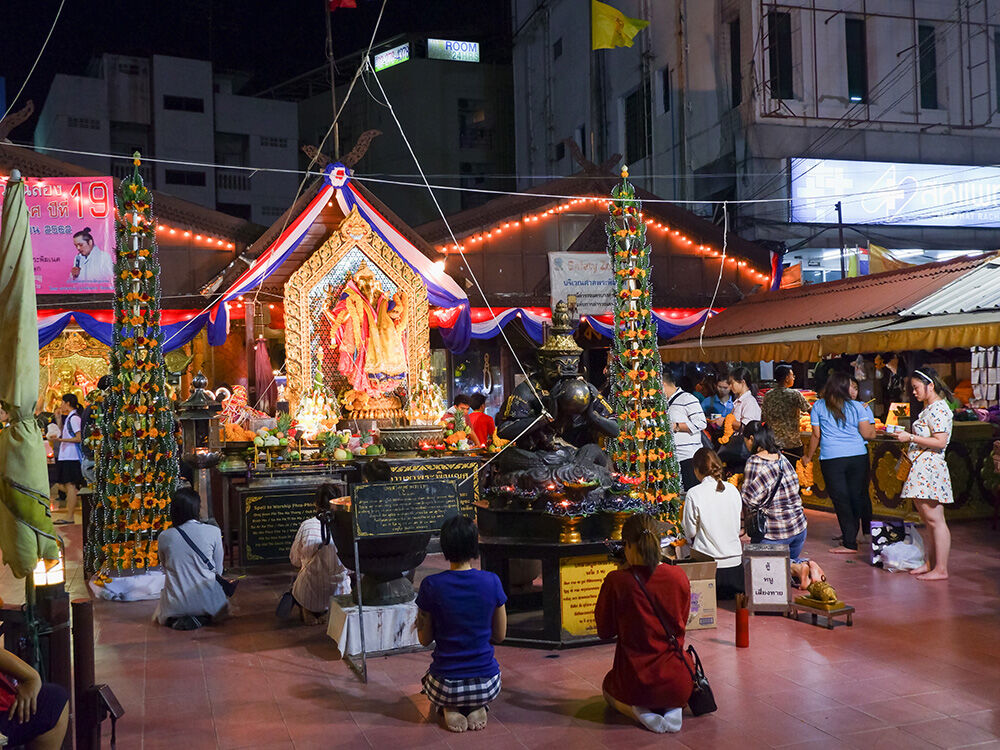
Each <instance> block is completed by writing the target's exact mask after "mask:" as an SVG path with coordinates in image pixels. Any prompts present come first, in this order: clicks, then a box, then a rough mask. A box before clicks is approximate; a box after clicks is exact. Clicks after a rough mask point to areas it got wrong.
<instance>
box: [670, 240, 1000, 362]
mask: <svg viewBox="0 0 1000 750" xmlns="http://www.w3.org/2000/svg"><path fill="white" fill-rule="evenodd" d="M993 258H995V256H994V255H984V256H977V257H969V256H963V257H961V258H956V259H955V260H949V261H943V262H938V263H926V264H923V265H919V266H913V267H912V268H904V269H901V270H898V271H888V272H886V273H878V274H871V275H866V276H858V277H855V278H848V279H840V280H838V281H828V282H826V283H823V284H806V285H805V286H800V287H794V288H791V289H779V290H776V291H767V292H761V293H759V294H754V295H751V296H749V297H746V298H745V299H743V300H742V301H740V302H738V303H737V304H734V305H732V306H730V307H728V308H726V309H725V310H723V311H722V312H720V313H719V314H718V315H715V316H714V317H712V318H711V319H710V320H709V321H708V323H707V324H706V326H705V332H704V340H705V342H706V343H708V342H709V341H710V340H714V339H719V338H722V337H728V336H739V335H745V334H754V333H762V332H764V331H777V330H783V329H791V328H801V327H803V326H815V325H822V324H832V323H838V322H847V321H856V320H865V319H869V318H881V317H885V316H888V315H896V314H898V313H900V312H902V311H903V310H905V309H907V308H908V307H910V306H911V305H914V304H916V303H917V302H920V301H921V300H923V299H926V298H927V297H929V296H930V295H931V294H933V293H934V292H937V291H938V290H939V289H941V288H943V287H944V286H946V285H947V284H949V283H951V282H953V281H956V280H957V279H959V278H961V277H962V276H964V275H965V274H967V273H969V272H970V271H972V270H973V269H976V268H979V267H980V266H982V265H983V264H985V263H987V262H988V261H990V260H992V259H993ZM699 335H700V331H699V330H698V329H697V328H693V329H690V330H688V331H685V332H684V333H681V334H680V335H678V336H675V337H674V338H672V339H670V343H671V344H674V343H677V342H683V341H691V340H694V339H697V338H698V337H699Z"/></svg>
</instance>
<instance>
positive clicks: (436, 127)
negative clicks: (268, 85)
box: [264, 32, 514, 225]
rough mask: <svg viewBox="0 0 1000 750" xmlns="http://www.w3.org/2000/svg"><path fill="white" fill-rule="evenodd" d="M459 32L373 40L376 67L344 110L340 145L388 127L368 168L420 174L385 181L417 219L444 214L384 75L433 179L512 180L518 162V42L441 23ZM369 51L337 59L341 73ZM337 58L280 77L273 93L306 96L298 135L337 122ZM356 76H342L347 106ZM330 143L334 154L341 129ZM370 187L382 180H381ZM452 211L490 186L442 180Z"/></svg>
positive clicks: (368, 171) (307, 138) (315, 139)
mask: <svg viewBox="0 0 1000 750" xmlns="http://www.w3.org/2000/svg"><path fill="white" fill-rule="evenodd" d="M440 36H459V37H460V38H457V39H439V38H435V37H427V36H416V35H405V36H399V37H395V38H392V39H389V40H387V41H385V42H382V43H380V44H378V45H376V46H375V48H374V49H373V50H372V63H373V66H374V67H375V69H376V73H375V75H377V77H378V82H376V81H375V79H374V78H373V76H372V75H371V74H370V73H368V74H365V76H364V79H363V80H359V81H358V83H357V84H356V85H355V87H354V91H353V92H352V93H351V96H350V98H349V99H348V101H347V104H346V106H345V107H344V110H343V112H342V114H341V118H340V123H339V124H340V128H339V131H340V132H339V134H340V146H341V149H342V151H345V152H346V151H348V150H350V149H351V148H352V147H353V146H354V143H355V141H356V140H357V138H358V137H359V136H360V135H361V134H362V133H364V132H365V131H366V130H372V129H374V130H379V131H381V133H382V134H381V135H380V136H379V137H378V138H377V139H375V141H373V143H372V144H371V148H370V149H369V150H368V152H367V153H366V154H365V156H364V158H363V159H362V160H361V161H360V162H359V163H358V164H357V167H356V171H357V173H358V174H359V175H369V176H371V177H375V178H378V179H390V180H398V181H405V182H411V183H417V187H405V186H400V185H393V184H378V185H377V189H378V191H379V194H380V195H381V196H382V197H383V199H384V200H385V202H386V203H387V204H388V205H390V206H392V207H393V211H395V212H396V213H397V214H398V215H399V216H400V217H401V218H402V219H404V220H405V221H406V222H407V223H409V224H411V225H416V224H420V223H423V222H427V221H433V220H435V219H438V218H440V214H439V213H438V210H437V208H436V207H435V206H434V203H433V201H432V200H431V198H430V195H429V194H428V192H427V188H426V187H424V186H423V184H422V183H421V180H420V177H419V174H418V172H417V168H416V165H415V164H414V161H413V157H412V156H411V155H410V152H409V149H408V148H407V146H406V143H405V142H404V141H403V138H402V136H401V135H400V133H399V128H398V127H397V126H396V123H395V121H394V120H393V117H392V114H391V113H390V112H389V109H388V108H387V107H386V105H385V103H384V102H383V101H382V92H381V90H380V89H379V88H378V84H379V83H381V85H382V87H383V88H384V89H385V95H386V97H387V98H388V100H389V102H390V103H391V104H392V106H393V108H394V110H395V113H396V116H397V117H398V118H399V120H400V123H401V124H402V127H403V129H404V131H405V132H406V137H407V138H408V139H409V141H410V145H411V146H412V147H413V150H414V152H415V153H416V154H417V156H418V157H419V159H420V163H421V166H422V167H423V169H424V172H425V173H426V174H427V175H428V178H429V179H430V182H431V184H435V185H447V186H453V187H462V188H477V189H492V190H504V189H510V188H511V186H512V185H513V181H512V180H511V179H509V178H505V177H504V176H506V175H511V174H512V173H513V171H514V136H513V125H514V111H513V104H512V100H513V86H512V82H511V67H510V55H509V47H504V46H502V45H501V44H500V43H499V42H498V41H497V39H496V38H495V37H475V36H464V37H462V36H461V35H457V34H447V33H444V32H442V33H441V34H440ZM360 62H361V55H360V54H354V55H348V56H345V57H343V58H340V59H338V60H337V70H338V81H340V80H341V79H344V80H348V81H349V80H350V79H351V78H353V76H354V72H355V71H356V70H357V66H358V65H359V64H360ZM329 80H330V78H329V68H328V67H326V66H324V67H322V68H318V69H316V70H314V71H311V72H309V73H306V74H304V75H302V76H299V77H297V78H295V79H293V80H291V81H288V82H287V83H285V84H282V85H280V86H276V87H274V88H272V89H270V90H269V91H268V92H266V93H265V94H264V95H267V96H274V97H276V98H281V99H285V100H288V101H295V102H297V105H298V108H299V137H300V139H301V141H302V143H303V144H311V145H315V146H319V144H320V143H321V142H322V141H323V138H324V136H325V135H326V132H327V130H328V129H329V127H330V123H331V122H332V119H333V118H332V115H331V112H332V110H333V106H332V100H331V97H330V84H329ZM347 90H348V85H347V84H343V83H342V84H341V85H338V86H337V102H338V105H337V106H338V108H339V107H340V103H342V102H343V101H344V98H345V97H346V95H347ZM323 150H324V152H325V153H326V154H328V155H329V156H331V157H333V156H334V149H333V139H332V136H331V138H330V139H328V140H327V143H326V145H325V146H324V149H323ZM371 187H373V188H374V187H376V186H375V184H372V185H371ZM436 196H437V199H438V202H439V203H440V205H441V209H442V210H443V211H444V212H445V214H446V215H448V214H453V213H456V212H458V211H461V210H463V209H467V208H471V207H473V206H477V205H480V204H482V203H485V202H486V201H487V200H489V199H490V198H492V197H495V196H493V195H490V194H477V193H472V192H459V191H457V190H439V191H437V193H436Z"/></svg>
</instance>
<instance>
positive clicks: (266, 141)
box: [260, 135, 349, 148]
mask: <svg viewBox="0 0 1000 750" xmlns="http://www.w3.org/2000/svg"><path fill="white" fill-rule="evenodd" d="M348 142H349V141H348ZM260 145H261V146H263V147H264V148H288V139H287V138H274V137H272V136H269V135H262V136H261V137H260Z"/></svg>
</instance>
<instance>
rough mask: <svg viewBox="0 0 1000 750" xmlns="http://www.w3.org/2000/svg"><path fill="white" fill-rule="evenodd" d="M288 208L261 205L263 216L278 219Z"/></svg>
mask: <svg viewBox="0 0 1000 750" xmlns="http://www.w3.org/2000/svg"><path fill="white" fill-rule="evenodd" d="M287 210H288V209H287V208H285V207H284V206H261V208H260V213H261V216H266V217H267V218H269V219H277V218H278V217H279V216H282V215H284V213H285V211H287Z"/></svg>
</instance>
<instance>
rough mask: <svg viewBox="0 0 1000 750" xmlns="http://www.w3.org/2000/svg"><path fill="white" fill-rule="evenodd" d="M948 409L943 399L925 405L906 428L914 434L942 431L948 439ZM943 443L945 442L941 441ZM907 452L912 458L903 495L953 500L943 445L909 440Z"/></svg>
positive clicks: (949, 415)
mask: <svg viewBox="0 0 1000 750" xmlns="http://www.w3.org/2000/svg"><path fill="white" fill-rule="evenodd" d="M951 425H952V413H951V409H950V408H949V407H948V402H947V401H945V400H944V399H939V400H937V401H935V402H934V403H933V404H931V405H930V406H928V407H926V408H925V409H924V410H923V411H922V412H920V416H919V417H917V420H916V421H915V422H914V423H913V427H912V428H911V430H910V432H911V433H912V434H914V435H917V436H918V437H930V436H931V435H933V434H934V433H937V432H944V433H946V434H947V435H948V440H949V442H950V441H951ZM945 447H947V443H945ZM907 455H909V457H910V460H911V461H913V466H912V467H911V468H910V474H909V476H907V477H906V482H905V483H904V484H903V497H905V498H910V499H915V500H936V501H937V502H939V503H952V502H954V501H955V499H954V497H953V496H952V492H951V475H950V474H949V473H948V464H947V463H945V460H944V449H943V448H942V449H941V450H935V449H933V448H923V447H921V446H918V445H914V444H913V443H910V444H909V445H908V446H907Z"/></svg>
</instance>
